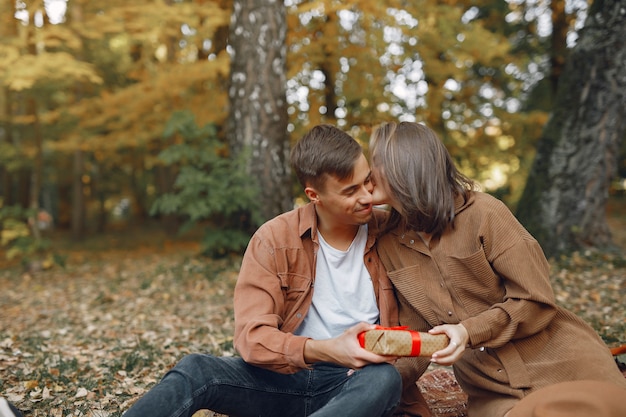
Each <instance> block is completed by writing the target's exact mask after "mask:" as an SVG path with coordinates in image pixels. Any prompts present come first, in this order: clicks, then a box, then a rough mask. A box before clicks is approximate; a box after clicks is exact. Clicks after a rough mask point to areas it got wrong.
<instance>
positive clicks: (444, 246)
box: [370, 122, 626, 417]
mask: <svg viewBox="0 0 626 417" xmlns="http://www.w3.org/2000/svg"><path fill="white" fill-rule="evenodd" d="M370 152H371V155H372V171H373V174H374V178H375V181H377V184H376V187H375V189H374V203H376V204H383V203H386V204H389V205H390V206H391V207H392V210H391V215H390V225H389V230H390V231H389V233H387V234H385V235H384V236H382V237H381V238H380V239H379V241H378V251H379V252H380V255H381V259H382V261H383V263H384V264H385V267H386V268H387V271H388V273H389V277H390V278H391V281H392V282H393V284H394V286H395V287H396V290H397V293H398V298H399V300H400V322H401V323H400V324H403V325H408V326H409V327H410V328H412V329H414V330H419V331H429V332H430V333H432V334H441V333H445V334H447V335H448V337H449V338H450V344H449V345H448V346H447V347H446V348H445V349H442V350H440V351H439V352H435V353H434V354H433V356H432V358H431V362H434V363H437V364H440V365H452V366H453V369H454V372H455V375H456V378H457V380H458V382H459V383H460V385H461V386H462V388H463V389H464V391H465V392H466V393H467V394H468V396H469V401H468V408H469V415H470V417H474V416H475V417H503V416H505V415H506V414H507V412H508V411H509V410H510V409H511V408H512V407H513V406H514V405H515V404H516V402H518V400H520V399H521V398H523V397H524V396H526V395H528V394H530V393H531V392H534V391H536V390H538V389H540V388H541V387H545V386H549V385H552V384H556V383H559V382H563V381H574V380H583V379H585V380H603V381H610V382H612V383H614V384H616V385H619V386H622V387H624V388H626V379H625V378H624V377H623V376H622V374H621V372H620V371H619V370H618V368H617V366H616V364H615V361H614V360H613V357H612V355H611V354H610V351H609V349H608V347H607V346H606V345H605V344H604V343H603V341H602V339H600V337H599V336H598V335H597V334H596V332H595V331H594V330H593V329H592V328H591V327H590V326H589V325H587V324H586V323H585V322H584V321H583V320H581V319H580V318H578V317H577V316H576V315H574V314H573V313H571V312H569V311H567V310H565V309H563V308H561V307H559V306H557V305H556V304H555V300H554V293H553V291H552V288H551V286H550V282H549V273H550V270H549V264H548V262H547V260H546V258H545V256H544V254H543V251H542V250H541V248H540V246H539V244H538V243H537V241H536V240H535V239H534V238H533V237H532V236H531V235H530V234H529V233H528V231H526V230H525V229H524V227H523V226H522V225H521V224H520V223H519V222H518V221H517V220H516V219H515V217H514V216H513V214H512V213H511V212H510V211H509V210H508V209H507V207H506V206H505V205H504V204H503V203H502V202H500V201H499V200H497V199H495V198H494V197H491V196H489V195H488V194H484V193H481V192H478V191H475V190H474V188H475V187H474V183H473V181H472V180H470V179H469V178H467V177H465V176H464V175H462V174H461V173H460V172H459V171H458V170H457V169H456V167H455V166H454V163H453V161H452V159H451V157H450V155H449V153H448V152H447V150H446V148H445V147H444V145H443V144H442V143H441V141H440V140H439V139H438V138H437V136H436V135H435V133H434V132H433V131H432V130H430V129H429V128H427V127H426V126H423V125H421V124H418V123H407V122H403V123H399V124H396V123H388V124H385V125H383V126H381V127H379V128H378V129H377V130H376V131H375V132H374V134H373V136H372V140H371V143H370ZM423 370H424V369H421V370H420V372H422V371H423Z"/></svg>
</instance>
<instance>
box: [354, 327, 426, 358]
mask: <svg viewBox="0 0 626 417" xmlns="http://www.w3.org/2000/svg"><path fill="white" fill-rule="evenodd" d="M407 329H408V326H393V327H384V326H379V325H376V330H404V331H407V332H409V333H410V334H411V343H412V344H411V356H419V354H420V351H421V350H422V338H421V336H420V333H419V332H416V331H413V330H407ZM358 339H359V344H360V345H361V347H362V348H364V347H365V332H361V333H359V335H358Z"/></svg>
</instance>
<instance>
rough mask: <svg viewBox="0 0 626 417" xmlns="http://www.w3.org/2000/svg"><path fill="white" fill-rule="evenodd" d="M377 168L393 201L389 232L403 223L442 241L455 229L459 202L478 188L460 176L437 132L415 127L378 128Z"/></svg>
mask: <svg viewBox="0 0 626 417" xmlns="http://www.w3.org/2000/svg"><path fill="white" fill-rule="evenodd" d="M370 152H371V155H372V164H373V165H374V166H376V167H378V168H380V170H381V171H382V173H383V175H384V178H383V183H384V184H381V185H382V186H386V187H387V191H388V192H390V193H391V194H392V195H393V198H394V199H395V201H396V202H397V203H398V204H397V205H398V206H399V207H398V209H399V210H397V211H396V210H395V209H394V210H392V213H391V217H390V222H389V227H390V228H393V227H396V226H398V225H399V224H401V223H404V225H405V226H406V227H407V228H409V229H413V230H416V231H422V232H426V233H430V234H433V235H440V234H441V233H443V231H444V230H446V228H447V227H448V226H451V225H453V224H454V212H455V198H456V197H457V196H462V197H463V199H464V200H465V201H466V200H467V199H468V198H469V193H470V191H471V190H473V189H474V188H475V183H474V181H472V180H471V179H470V178H468V177H466V176H465V175H463V174H462V173H460V172H459V171H458V169H457V168H456V166H455V165H454V162H453V161H452V158H451V157H450V153H449V152H448V150H447V149H446V147H445V146H444V145H443V143H442V142H441V141H440V140H439V138H438V137H437V135H436V134H435V132H433V131H432V130H431V129H429V128H428V127H426V126H424V125H422V124H420V123H413V122H401V123H393V122H392V123H386V124H383V125H381V126H379V127H378V128H377V129H376V130H375V131H374V133H373V134H372V138H371V141H370Z"/></svg>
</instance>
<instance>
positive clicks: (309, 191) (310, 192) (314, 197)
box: [304, 187, 319, 203]
mask: <svg viewBox="0 0 626 417" xmlns="http://www.w3.org/2000/svg"><path fill="white" fill-rule="evenodd" d="M304 193H305V194H306V196H307V197H309V200H311V201H312V202H314V203H316V202H317V201H318V200H319V194H318V193H317V191H316V190H315V188H312V187H306V188H305V189H304Z"/></svg>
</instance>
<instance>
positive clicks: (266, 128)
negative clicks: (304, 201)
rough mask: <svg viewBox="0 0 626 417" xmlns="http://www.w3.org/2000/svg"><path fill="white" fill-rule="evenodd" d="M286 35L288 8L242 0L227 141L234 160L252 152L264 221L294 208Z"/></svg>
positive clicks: (236, 13) (237, 5) (233, 39)
mask: <svg viewBox="0 0 626 417" xmlns="http://www.w3.org/2000/svg"><path fill="white" fill-rule="evenodd" d="M286 31H287V21H286V15H285V8H284V5H283V2H278V1H273V0H236V1H235V2H234V6H233V18H232V21H231V27H230V44H231V46H232V48H233V54H232V60H231V72H230V77H231V80H230V89H229V99H230V106H231V107H230V112H229V116H228V121H227V131H226V133H227V137H228V140H229V144H230V147H231V150H232V152H233V156H237V155H239V154H240V153H241V152H243V151H244V150H246V151H248V150H249V151H250V163H249V165H248V169H249V171H250V172H249V173H250V178H251V179H253V180H255V181H257V182H258V186H259V193H260V194H259V198H260V203H261V204H260V207H261V216H262V217H263V218H264V219H269V218H271V217H274V216H276V215H277V214H279V213H282V212H284V211H287V210H289V209H291V208H292V207H293V203H292V195H291V194H292V193H291V178H290V169H289V163H288V153H289V136H288V134H287V100H286V75H285V72H286V69H285V68H286V53H287V51H286V44H285V39H286Z"/></svg>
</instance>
